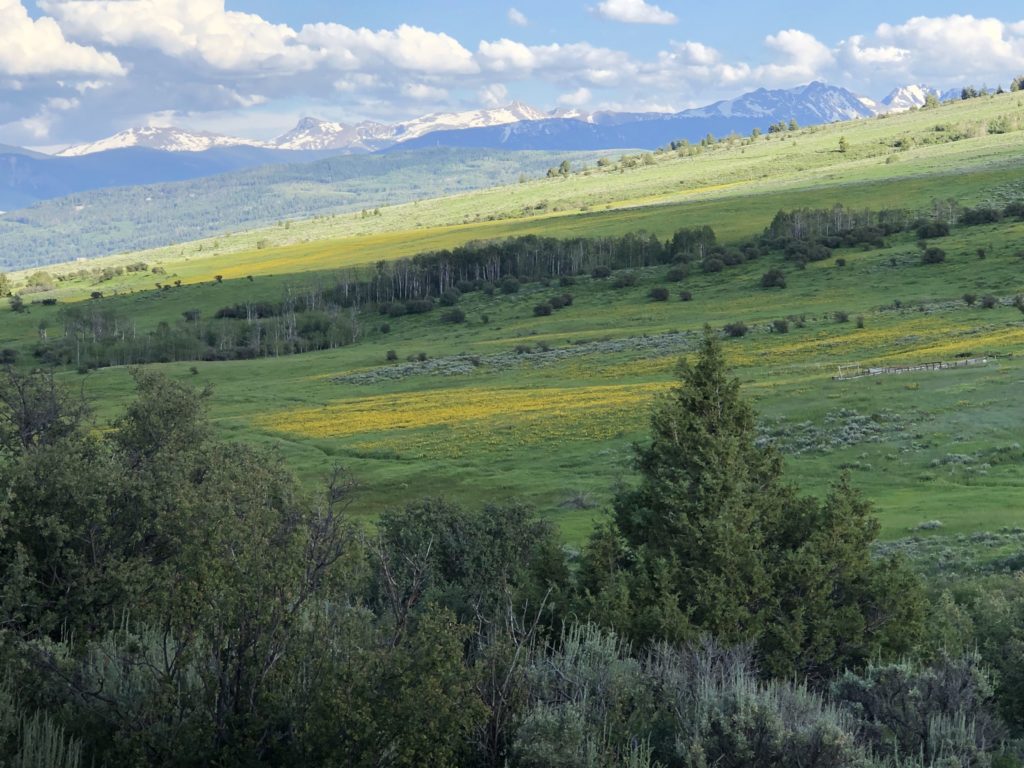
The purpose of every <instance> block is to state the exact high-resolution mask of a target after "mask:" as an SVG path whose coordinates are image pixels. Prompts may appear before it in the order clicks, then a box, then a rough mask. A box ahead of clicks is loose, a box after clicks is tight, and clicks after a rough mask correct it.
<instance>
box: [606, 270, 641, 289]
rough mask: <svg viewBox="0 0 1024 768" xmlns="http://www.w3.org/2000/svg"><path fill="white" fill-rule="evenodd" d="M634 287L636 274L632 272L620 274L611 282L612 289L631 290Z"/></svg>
mask: <svg viewBox="0 0 1024 768" xmlns="http://www.w3.org/2000/svg"><path fill="white" fill-rule="evenodd" d="M634 285H636V274H635V273H633V272H620V273H619V274H617V275H616V276H615V280H614V281H613V282H612V287H613V288H632V287H633V286H634Z"/></svg>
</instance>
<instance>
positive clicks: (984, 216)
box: [960, 206, 1003, 227]
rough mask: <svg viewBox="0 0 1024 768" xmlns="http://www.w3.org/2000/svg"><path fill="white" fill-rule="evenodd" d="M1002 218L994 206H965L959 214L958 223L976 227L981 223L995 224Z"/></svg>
mask: <svg viewBox="0 0 1024 768" xmlns="http://www.w3.org/2000/svg"><path fill="white" fill-rule="evenodd" d="M1002 218H1003V216H1002V213H1001V212H1000V211H998V210H996V209H995V208H986V207H984V206H982V207H978V208H965V209H964V212H963V213H961V214H960V223H961V224H962V225H963V226H965V227H976V226H978V225H981V224H996V223H998V222H999V220H1000V219H1002Z"/></svg>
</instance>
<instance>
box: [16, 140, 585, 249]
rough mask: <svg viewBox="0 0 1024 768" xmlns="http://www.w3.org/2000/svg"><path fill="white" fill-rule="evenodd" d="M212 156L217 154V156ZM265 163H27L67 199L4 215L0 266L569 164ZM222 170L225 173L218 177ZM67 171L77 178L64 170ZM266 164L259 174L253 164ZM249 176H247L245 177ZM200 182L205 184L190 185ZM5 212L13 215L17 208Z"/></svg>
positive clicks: (531, 159) (495, 155)
mask: <svg viewBox="0 0 1024 768" xmlns="http://www.w3.org/2000/svg"><path fill="white" fill-rule="evenodd" d="M211 154H212V155H213V157H212V158H211V157H208V155H211ZM265 154H268V153H266V151H265V150H251V148H231V149H218V150H213V151H212V152H210V153H195V155H196V156H195V157H194V158H193V157H192V155H193V153H173V154H172V153H166V152H155V151H150V150H141V149H130V150H118V151H116V152H112V153H103V154H101V155H87V156H85V157H82V158H56V159H55V158H49V159H48V160H44V161H36V160H31V159H24V158H22V159H21V160H22V162H23V163H35V164H36V166H38V167H39V170H38V175H39V177H40V179H39V183H40V184H41V185H44V184H47V183H52V184H54V185H56V188H55V189H49V190H48V194H47V196H48V197H51V198H52V197H56V195H57V194H60V195H61V197H59V198H58V199H53V200H47V201H45V202H38V203H37V204H35V205H32V206H31V207H28V208H25V209H22V210H17V211H13V212H11V213H8V214H6V215H3V216H0V244H2V246H3V252H2V255H0V267H3V268H7V269H10V268H21V267H29V266H33V265H39V264H49V263H53V262H61V261H68V260H71V259H77V258H91V257H95V256H103V255H105V254H110V253H118V252H125V251H131V250H137V249H140V248H149V247H154V246H162V245H166V244H168V243H179V242H182V241H185V240H193V239H195V238H198V237H204V236H209V235H219V234H221V233H224V232H228V231H231V230H236V229H249V228H252V227H257V226H265V225H267V224H270V223H274V222H278V221H281V222H283V221H284V220H287V219H292V218H296V217H310V216H333V215H336V214H339V213H345V212H352V211H361V210H362V209H364V208H369V209H371V210H372V209H374V208H376V207H378V206H385V205H393V204H395V203H402V202H408V201H410V200H417V199H420V198H425V197H436V196H439V195H450V194H454V193H458V192H465V191H467V190H475V189H480V188H482V187H489V186H494V185H495V184H509V183H514V182H516V181H517V180H518V179H519V177H520V176H521V175H523V174H527V175H529V176H531V177H534V176H537V175H543V174H544V173H545V172H546V171H547V169H548V168H549V167H550V166H551V165H552V164H554V165H557V164H558V163H559V162H560V161H561V159H562V157H563V155H553V154H550V153H545V152H501V151H491V150H473V149H466V150H455V149H431V150H424V151H421V152H415V153H414V152H396V153H391V154H387V155H357V156H340V157H330V158H327V159H319V160H316V161H315V162H313V158H315V157H320V158H322V157H323V156H324V154H325V153H324V152H318V153H310V152H299V153H294V152H288V151H284V150H282V151H280V152H278V153H269V155H270V156H266V157H264V155H265ZM111 155H115V156H116V157H111ZM286 155H291V156H294V158H295V159H294V160H293V161H291V162H288V163H286V162H285V161H284V160H282V159H281V158H282V156H286ZM311 155H312V156H313V157H311ZM570 157H572V158H573V159H574V160H575V161H576V162H577V163H585V162H588V161H589V162H593V161H594V160H595V159H596V154H595V153H573V154H571V155H570ZM260 158H263V159H262V162H261V160H260ZM190 161H191V162H190ZM232 162H233V163H234V165H231V163H232ZM54 163H57V164H58V165H59V166H60V168H61V170H62V172H63V173H65V174H67V175H69V176H72V177H73V178H71V179H70V180H67V182H66V183H65V182H64V181H62V180H60V179H51V178H50V177H49V176H47V174H50V175H53V174H54V172H53V171H52V169H51V166H52V164H54ZM217 163H220V164H221V165H224V166H226V168H224V170H220V171H218V170H217V169H216V164H217ZM273 163H277V164H276V165H275V164H273ZM68 164H70V165H71V166H72V169H68V168H66V167H65V166H67V165H68ZM257 164H258V165H259V167H255V168H254V167H252V166H254V165H257ZM77 166H81V167H80V168H78V167H77ZM150 166H158V168H157V170H153V169H151V168H150ZM193 166H194V167H193ZM240 167H244V168H246V170H237V169H238V168H240ZM72 170H73V171H74V174H72ZM115 171H118V172H120V173H121V176H120V177H118V175H117V173H115ZM10 172H11V173H12V174H15V175H17V176H19V178H20V177H21V176H25V175H26V174H25V173H22V172H21V171H19V170H18V169H14V170H11V171H10ZM132 174H134V178H135V179H140V178H145V177H149V178H152V177H158V176H160V175H161V174H165V175H166V176H168V177H174V178H183V179H190V180H187V181H173V182H171V181H168V182H164V183H140V182H139V181H138V180H135V181H131V180H130V178H131V175H132ZM214 174H218V175H214ZM197 175H199V176H203V178H198V179H195V178H192V177H193V176H197ZM25 183H27V182H25ZM2 184H3V179H0V185H2ZM61 184H63V185H64V186H61ZM129 184H131V186H128V185H129ZM68 186H72V187H75V186H77V189H78V190H79V191H78V192H76V193H75V194H69V193H68V192H67V187H68ZM97 187H102V188H101V189H95V188H97ZM83 189H88V190H90V191H82V190H83ZM62 190H63V191H62ZM40 194H42V193H40ZM0 205H3V203H2V201H0ZM26 205H28V203H26ZM3 207H4V208H6V209H8V210H10V208H11V207H13V204H8V205H4V206H3Z"/></svg>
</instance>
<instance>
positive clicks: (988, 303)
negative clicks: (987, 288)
mask: <svg viewBox="0 0 1024 768" xmlns="http://www.w3.org/2000/svg"><path fill="white" fill-rule="evenodd" d="M998 305H999V299H997V298H996V297H995V296H993V295H992V294H991V293H988V294H985V295H984V296H982V297H981V306H982V307H983V308H984V309H995V308H996V307H997V306H998Z"/></svg>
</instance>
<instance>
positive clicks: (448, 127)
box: [59, 82, 960, 157]
mask: <svg viewBox="0 0 1024 768" xmlns="http://www.w3.org/2000/svg"><path fill="white" fill-rule="evenodd" d="M930 93H933V94H936V95H937V96H939V98H940V100H943V101H946V100H950V99H958V98H960V91H959V90H958V89H954V90H951V91H946V92H942V93H940V92H939V91H937V90H935V89H933V88H929V87H928V86H924V85H907V86H903V87H901V88H897V89H895V90H894V91H893V92H892V93H890V94H889V95H888V96H886V97H885V99H883V100H882V101H881V102H878V101H875V100H873V99H870V98H868V97H866V96H860V95H858V94H855V93H853V92H852V91H849V90H847V89H846V88H840V87H837V86H832V85H827V84H826V83H821V82H813V83H810V84H808V85H804V86H800V87H798V88H790V89H781V90H769V89H766V88H759V89H757V90H756V91H752V92H750V93H745V94H743V95H742V96H739V97H737V98H734V99H726V100H723V101H717V102H715V103H714V104H709V105H707V106H705V107H700V108H697V109H688V110H685V111H683V112H678V113H675V114H670V113H660V112H612V111H598V112H586V111H583V110H581V109H577V108H563V109H555V110H551V111H550V112H545V111H542V110H540V109H536V108H535V107H531V106H529V105H527V104H523V103H522V102H518V101H514V102H512V103H511V104H508V105H506V106H503V107H493V108H489V109H476V110H469V111H465V112H444V113H436V114H431V115H426V116H424V117H420V118H417V119H415V120H408V121H405V122H401V123H396V124H391V125H388V124H384V123H379V122H372V121H367V122H361V123H356V124H348V123H341V122H332V121H328V120H320V119H317V118H313V117H304V118H302V119H301V120H300V121H299V123H298V125H296V126H295V127H294V128H293V129H292V130H290V131H288V132H287V133H285V134H283V135H281V136H278V137H277V138H275V139H271V140H269V141H256V140H253V139H241V138H235V137H230V136H218V135H216V134H212V133H203V132H197V131H186V130H181V129H178V128H133V129H131V130H128V131H123V132H121V133H118V134H116V135H114V136H111V137H110V138H107V139H102V140H100V141H96V142H92V143H90V144H82V145H78V146H74V147H69V148H68V149H65V150H64V151H63V152H61V153H59V154H60V155H62V156H64V157H80V156H83V155H89V154H95V153H99V152H103V151H106V150H110V149H121V148H125V147H146V148H150V149H156V150H161V151H165V152H202V151H206V150H209V149H214V148H227V147H254V148H258V149H261V150H286V151H297V152H299V151H318V152H324V151H330V152H337V153H339V154H341V153H359V152H376V151H380V150H382V149H389V148H403V147H404V148H409V149H412V148H416V147H419V146H472V147H484V146H500V147H503V148H506V149H509V148H513V147H515V148H520V149H526V148H547V149H577V148H578V149H584V148H594V147H602V146H603V147H606V148H607V147H652V146H654V147H656V146H660V145H661V144H663V143H665V142H667V141H671V140H674V139H682V138H687V139H691V140H692V139H694V138H700V137H701V136H703V135H704V134H699V135H698V134H697V133H696V132H697V131H698V130H704V131H705V132H712V133H715V134H716V135H721V134H727V133H730V132H732V131H736V132H738V133H747V132H749V131H750V130H752V129H753V128H755V127H757V128H760V129H761V130H764V129H766V128H767V127H768V125H769V124H771V123H774V122H778V121H780V120H781V121H786V122H788V121H790V120H796V121H797V122H798V123H799V124H800V125H818V124H822V123H832V122H836V121H838V120H855V119H858V118H865V117H873V116H875V115H878V114H882V113H886V112H902V111H906V110H908V109H912V108H913V107H920V106H923V105H924V103H925V99H926V98H927V96H928V94H930ZM584 126H587V128H586V129H584ZM574 137H578V139H579V140H580V145H579V146H578V147H577V146H575V145H574V144H573V141H574ZM608 142H611V143H608ZM622 142H626V143H622ZM520 145H521V146H520Z"/></svg>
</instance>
